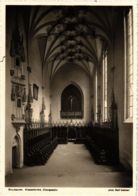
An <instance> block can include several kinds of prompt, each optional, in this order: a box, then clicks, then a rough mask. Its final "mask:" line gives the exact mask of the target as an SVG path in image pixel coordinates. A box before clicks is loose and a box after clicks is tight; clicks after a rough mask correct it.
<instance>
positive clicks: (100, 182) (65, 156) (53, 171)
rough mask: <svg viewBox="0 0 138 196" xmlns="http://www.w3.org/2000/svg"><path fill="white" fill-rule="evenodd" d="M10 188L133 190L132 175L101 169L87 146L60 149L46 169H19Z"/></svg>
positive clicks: (70, 145)
mask: <svg viewBox="0 0 138 196" xmlns="http://www.w3.org/2000/svg"><path fill="white" fill-rule="evenodd" d="M6 186H8V187H12V186H16V187H18V186H20V187H26V186H28V187H130V186H131V175H130V174H128V173H127V172H125V171H121V170H120V169H119V167H113V166H105V165H97V164H95V163H94V160H93V159H92V157H91V155H90V154H89V152H88V150H87V149H86V148H85V146H84V145H83V144H74V143H68V144H62V145H58V147H57V148H56V149H55V151H54V153H53V154H52V156H51V157H50V159H49V160H48V162H47V163H46V165H44V166H34V167H24V168H22V169H15V170H14V173H13V174H12V175H10V176H7V177H6Z"/></svg>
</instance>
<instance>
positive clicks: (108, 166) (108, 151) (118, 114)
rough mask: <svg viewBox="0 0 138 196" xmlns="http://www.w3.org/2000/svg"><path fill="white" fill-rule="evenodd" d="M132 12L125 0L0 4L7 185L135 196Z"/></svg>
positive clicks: (133, 28)
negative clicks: (115, 0) (1, 8)
mask: <svg viewBox="0 0 138 196" xmlns="http://www.w3.org/2000/svg"><path fill="white" fill-rule="evenodd" d="M134 16H135V9H134V6H133V5H98V6H97V5H94V6H93V5H66V4H65V5H52V4H51V5H50V4H49V5H39V3H38V4H37V5H28V4H26V5H21V4H20V5H18V4H17V5H16V4H14V5H10V4H8V5H6V6H5V132H4V134H5V187H6V188H9V187H10V188H12V187H16V188H19V187H31V188H35V187H40V188H42V187H51V188H52V187H54V188H55V189H56V188H57V189H58V188H59V189H60V188H78V189H79V188H84V189H85V190H87V189H88V188H91V189H93V188H98V189H99V188H106V189H108V190H109V188H110V187H112V188H113V190H117V189H118V191H120V192H121V190H124V191H125V190H126V192H127V193H126V195H132V194H134V192H133V193H130V192H129V191H130V190H133V188H135V186H136V185H135V168H134V167H135V165H134V157H135V154H134V152H135V149H134V144H135V137H134V135H135V131H134V107H135V104H134V98H135V93H136V91H135V89H136V88H135V84H136V83H135V80H134V79H135V67H136V65H135V63H136V62H135V60H136V58H135V53H136V50H135V47H134V45H135V34H134V33H135V26H134V22H135V17H134ZM108 193H109V192H107V193H105V194H104V195H108ZM19 194H20V193H19ZM45 194H47V193H45ZM110 194H111V195H112V193H110ZM116 194H117V193H116ZM91 195H92V194H91Z"/></svg>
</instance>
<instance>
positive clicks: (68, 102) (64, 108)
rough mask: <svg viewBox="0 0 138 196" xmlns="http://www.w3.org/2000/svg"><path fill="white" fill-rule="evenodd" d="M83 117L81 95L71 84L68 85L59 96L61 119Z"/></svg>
mask: <svg viewBox="0 0 138 196" xmlns="http://www.w3.org/2000/svg"><path fill="white" fill-rule="evenodd" d="M82 117H83V94H82V92H81V90H80V89H79V88H78V87H76V86H75V85H73V84H70V85H68V86H67V87H66V88H65V89H64V90H63V92H62V94H61V118H82Z"/></svg>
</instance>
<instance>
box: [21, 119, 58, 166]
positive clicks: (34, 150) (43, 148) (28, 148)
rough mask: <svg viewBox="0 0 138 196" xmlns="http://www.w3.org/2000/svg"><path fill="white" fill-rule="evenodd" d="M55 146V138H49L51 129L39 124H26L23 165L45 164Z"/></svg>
mask: <svg viewBox="0 0 138 196" xmlns="http://www.w3.org/2000/svg"><path fill="white" fill-rule="evenodd" d="M56 146H57V137H56V136H54V137H52V136H51V128H50V127H47V126H44V127H41V124H40V123H33V124H26V126H25V129H24V164H25V165H29V166H32V165H41V164H45V163H46V161H47V160H48V158H49V157H50V155H51V154H52V152H53V150H54V149H55V148H56Z"/></svg>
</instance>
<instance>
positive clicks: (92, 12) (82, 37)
mask: <svg viewBox="0 0 138 196" xmlns="http://www.w3.org/2000/svg"><path fill="white" fill-rule="evenodd" d="M120 9H122V8H117V7H101V6H99V7H94V6H33V7H30V8H28V10H29V12H28V13H29V14H28V16H27V14H26V18H28V17H29V18H30V19H29V20H26V23H27V22H28V26H29V28H28V38H29V39H31V40H33V39H35V38H36V39H38V45H39V49H40V55H41V60H42V67H43V69H44V68H48V70H50V77H51V78H52V77H53V76H54V75H55V73H56V72H57V71H58V70H59V69H60V68H61V67H62V66H65V65H67V66H69V64H70V63H71V64H74V66H75V65H78V66H80V67H81V68H82V69H83V70H84V71H85V72H86V73H88V74H89V75H91V74H92V72H93V69H94V66H98V65H99V64H100V62H101V56H102V51H103V48H105V47H106V46H107V45H109V44H111V43H112V39H113V36H114V31H115V28H114V27H116V23H117V15H118V14H119V12H120Z"/></svg>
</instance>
